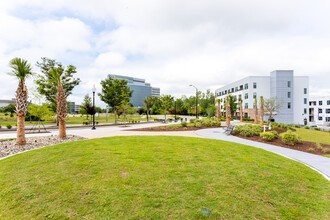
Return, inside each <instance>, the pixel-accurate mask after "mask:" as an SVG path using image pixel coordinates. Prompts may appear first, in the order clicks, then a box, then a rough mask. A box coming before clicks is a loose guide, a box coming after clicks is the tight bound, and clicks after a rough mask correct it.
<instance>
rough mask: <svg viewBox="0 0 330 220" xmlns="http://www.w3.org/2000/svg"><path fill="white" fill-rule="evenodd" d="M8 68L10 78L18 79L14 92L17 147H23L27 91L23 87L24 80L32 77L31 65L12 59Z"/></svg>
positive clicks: (19, 59) (24, 142)
mask: <svg viewBox="0 0 330 220" xmlns="http://www.w3.org/2000/svg"><path fill="white" fill-rule="evenodd" d="M9 66H10V68H11V69H12V71H11V72H10V73H8V74H9V75H11V76H14V77H16V78H17V79H18V88H17V90H16V105H15V108H16V115H17V139H16V144H17V145H20V146H22V145H25V144H26V139H25V125H24V122H25V115H26V111H27V108H28V101H27V99H28V90H27V88H26V86H25V80H26V79H27V78H28V77H29V76H32V75H33V73H32V68H31V65H30V64H29V63H28V62H27V61H26V60H24V59H21V58H17V57H16V58H13V59H12V60H11V61H10V62H9Z"/></svg>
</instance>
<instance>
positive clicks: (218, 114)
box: [215, 99, 220, 121]
mask: <svg viewBox="0 0 330 220" xmlns="http://www.w3.org/2000/svg"><path fill="white" fill-rule="evenodd" d="M215 102H216V103H218V108H217V121H220V99H216V100H215Z"/></svg>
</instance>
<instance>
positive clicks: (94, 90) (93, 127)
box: [92, 84, 96, 130]
mask: <svg viewBox="0 0 330 220" xmlns="http://www.w3.org/2000/svg"><path fill="white" fill-rule="evenodd" d="M92 91H93V110H94V112H93V113H94V114H93V126H92V130H95V129H96V128H95V92H96V88H95V84H94V86H93V89H92Z"/></svg>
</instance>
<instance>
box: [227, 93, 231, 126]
mask: <svg viewBox="0 0 330 220" xmlns="http://www.w3.org/2000/svg"><path fill="white" fill-rule="evenodd" d="M229 96H230V95H229ZM229 96H227V97H226V99H227V101H226V125H230V112H231V110H230V109H231V106H230V97H229Z"/></svg>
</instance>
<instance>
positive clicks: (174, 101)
mask: <svg viewBox="0 0 330 220" xmlns="http://www.w3.org/2000/svg"><path fill="white" fill-rule="evenodd" d="M174 106H175V107H174V109H175V122H176V100H175V101H174Z"/></svg>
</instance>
